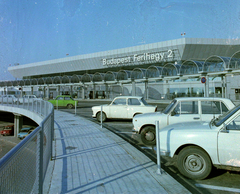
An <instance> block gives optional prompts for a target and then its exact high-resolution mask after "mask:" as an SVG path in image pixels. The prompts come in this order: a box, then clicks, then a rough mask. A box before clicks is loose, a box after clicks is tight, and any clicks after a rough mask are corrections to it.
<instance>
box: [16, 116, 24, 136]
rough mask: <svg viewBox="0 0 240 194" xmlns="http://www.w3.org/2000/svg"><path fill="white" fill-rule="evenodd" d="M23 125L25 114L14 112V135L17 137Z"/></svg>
mask: <svg viewBox="0 0 240 194" xmlns="http://www.w3.org/2000/svg"><path fill="white" fill-rule="evenodd" d="M22 125H23V116H22V115H20V114H14V137H17V135H18V133H19V131H20V129H21V128H22Z"/></svg>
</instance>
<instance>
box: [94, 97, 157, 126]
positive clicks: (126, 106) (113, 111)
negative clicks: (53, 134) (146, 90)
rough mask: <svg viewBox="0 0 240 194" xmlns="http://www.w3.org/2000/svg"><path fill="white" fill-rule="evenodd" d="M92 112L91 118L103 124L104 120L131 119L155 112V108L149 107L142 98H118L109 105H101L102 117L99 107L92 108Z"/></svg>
mask: <svg viewBox="0 0 240 194" xmlns="http://www.w3.org/2000/svg"><path fill="white" fill-rule="evenodd" d="M92 111H93V115H92V117H94V118H97V120H98V121H101V119H102V121H103V122H104V121H106V119H132V118H133V117H134V116H135V115H137V114H142V113H148V112H156V111H157V106H152V105H149V104H148V103H147V102H146V101H145V100H144V99H143V97H137V96H119V97H116V98H114V99H113V101H112V102H111V103H110V104H106V105H102V111H103V114H102V116H101V106H93V107H92Z"/></svg>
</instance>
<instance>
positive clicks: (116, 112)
mask: <svg viewBox="0 0 240 194" xmlns="http://www.w3.org/2000/svg"><path fill="white" fill-rule="evenodd" d="M127 114H128V113H127V99H126V98H117V99H115V100H114V101H113V102H112V104H111V105H110V106H109V115H108V118H120V119H125V118H127Z"/></svg>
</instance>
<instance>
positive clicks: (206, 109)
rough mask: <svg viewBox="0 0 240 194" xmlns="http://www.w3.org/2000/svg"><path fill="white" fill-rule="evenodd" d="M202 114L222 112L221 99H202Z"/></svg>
mask: <svg viewBox="0 0 240 194" xmlns="http://www.w3.org/2000/svg"><path fill="white" fill-rule="evenodd" d="M201 107H202V114H222V113H221V112H222V111H221V105H220V102H219V101H201Z"/></svg>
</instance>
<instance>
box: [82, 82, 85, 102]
mask: <svg viewBox="0 0 240 194" xmlns="http://www.w3.org/2000/svg"><path fill="white" fill-rule="evenodd" d="M82 99H85V86H84V85H83V86H82Z"/></svg>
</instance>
